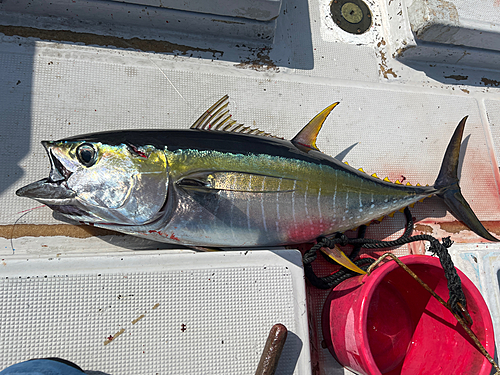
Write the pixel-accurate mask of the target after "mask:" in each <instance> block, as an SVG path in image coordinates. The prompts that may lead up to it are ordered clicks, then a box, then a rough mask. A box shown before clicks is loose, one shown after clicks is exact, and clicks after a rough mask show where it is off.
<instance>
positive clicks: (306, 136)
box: [292, 102, 339, 151]
mask: <svg viewBox="0 0 500 375" xmlns="http://www.w3.org/2000/svg"><path fill="white" fill-rule="evenodd" d="M338 104H339V102H337V103H333V104H332V105H330V106H328V107H326V108H325V109H324V110H322V111H321V112H320V113H318V114H317V115H316V116H315V117H314V118H313V119H312V120H311V121H309V123H308V124H307V125H306V126H304V127H303V128H302V130H301V131H300V132H299V133H298V134H297V135H296V136H295V137H293V139H292V143H293V144H295V145H300V146H305V147H309V148H312V149H314V150H318V148H317V147H316V138H317V137H318V133H319V131H320V130H321V127H322V126H323V123H324V122H325V120H326V118H327V117H328V115H329V114H330V112H331V111H332V110H333V109H334V108H335V107H336V106H337V105H338ZM318 151H319V150H318Z"/></svg>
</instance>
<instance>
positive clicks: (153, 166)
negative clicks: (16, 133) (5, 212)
mask: <svg viewBox="0 0 500 375" xmlns="http://www.w3.org/2000/svg"><path fill="white" fill-rule="evenodd" d="M42 144H43V146H44V147H45V150H46V151H47V154H48V157H49V160H50V164H51V170H50V173H49V177H48V178H45V179H42V180H40V181H37V182H34V183H32V184H30V185H27V186H25V187H23V188H21V189H19V190H18V191H17V192H16V194H17V195H18V196H23V197H29V198H32V199H35V200H37V201H39V202H41V203H43V204H46V205H47V206H49V207H50V208H51V209H53V210H54V211H57V212H59V213H60V214H62V215H63V216H65V217H67V218H69V219H71V220H76V221H80V222H84V223H98V224H118V225H143V224H147V223H150V222H153V221H155V220H156V219H158V218H159V217H160V216H161V215H162V209H163V207H164V206H165V202H166V200H167V191H168V166H167V161H166V157H165V153H164V151H163V150H158V149H157V148H155V147H154V146H140V147H137V146H134V145H132V144H128V143H127V144H125V143H123V144H119V145H108V144H104V143H101V142H87V141H85V140H81V141H80V140H77V141H75V140H71V141H64V140H63V141H43V142H42Z"/></svg>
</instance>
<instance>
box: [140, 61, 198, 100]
mask: <svg viewBox="0 0 500 375" xmlns="http://www.w3.org/2000/svg"><path fill="white" fill-rule="evenodd" d="M148 60H149V61H151V62H152V63H153V64H154V65H155V66H156V67H157V68H158V70H159V71H160V72H161V74H163V76H164V77H165V78H166V79H167V81H168V83H170V85H171V86H172V87H173V88H174V90H175V92H176V93H177V94H179V96H180V97H181V98H182V100H184V101H185V102H186V104H188V105H189V103H188V101H187V100H186V99H184V97H183V96H182V94H181V93H180V92H179V90H177V88H176V87H175V86H174V84H173V83H172V81H171V80H170V78H168V77H167V75H166V74H165V72H164V71H163V70H162V69H161V68H160V67H159V66H158V64H157V63H155V62H154V61H153V60H152V59H151V57H149V56H148Z"/></svg>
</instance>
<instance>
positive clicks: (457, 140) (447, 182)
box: [434, 116, 500, 241]
mask: <svg viewBox="0 0 500 375" xmlns="http://www.w3.org/2000/svg"><path fill="white" fill-rule="evenodd" d="M467 117H468V116H465V117H464V118H463V119H462V121H460V123H459V124H458V126H457V128H456V129H455V132H454V133H453V136H452V137H451V140H450V143H449V144H448V148H447V149H446V153H445V154H444V158H443V162H442V164H441V170H440V171H439V175H438V177H437V179H436V182H435V183H434V188H435V189H436V190H438V192H437V193H436V195H437V196H439V197H441V198H442V199H443V200H444V202H445V203H446V205H447V206H448V208H449V210H450V212H451V213H452V214H453V216H455V217H456V218H457V219H458V220H460V221H462V222H463V223H464V224H465V225H467V226H468V227H469V228H470V229H471V230H472V231H474V232H475V233H476V234H477V235H479V236H481V237H483V238H485V239H487V240H489V241H500V240H498V239H497V238H495V237H494V236H493V235H491V234H490V232H488V231H487V230H486V228H485V227H484V226H483V224H481V222H480V221H479V219H478V218H477V216H476V214H475V213H474V211H472V209H471V207H470V206H469V204H468V203H467V201H466V200H465V198H464V197H463V195H462V192H461V190H460V186H459V184H458V182H459V180H458V175H457V170H458V160H459V156H460V145H461V143H462V135H463V133H464V128H465V122H466V121H467Z"/></svg>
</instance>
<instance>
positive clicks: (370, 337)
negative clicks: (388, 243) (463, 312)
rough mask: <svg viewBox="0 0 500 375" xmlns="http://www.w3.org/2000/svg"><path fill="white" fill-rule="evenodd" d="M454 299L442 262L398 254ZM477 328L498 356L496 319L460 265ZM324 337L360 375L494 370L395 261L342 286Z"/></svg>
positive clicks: (328, 309)
mask: <svg viewBox="0 0 500 375" xmlns="http://www.w3.org/2000/svg"><path fill="white" fill-rule="evenodd" d="M400 259H401V261H402V262H403V263H405V264H406V265H407V266H408V267H409V268H410V269H411V270H412V271H413V272H415V273H416V274H417V275H418V276H419V277H420V278H421V279H422V280H423V281H424V282H425V283H426V284H427V285H429V287H431V288H432V289H433V290H434V291H435V292H436V293H437V294H438V295H439V296H441V297H442V298H443V299H444V300H448V288H447V281H446V278H445V276H444V271H443V269H442V267H441V264H440V262H439V259H437V258H434V257H430V256H425V255H408V256H405V257H402V258H400ZM457 271H458V275H459V276H460V279H461V280H462V288H463V291H464V294H465V297H466V298H467V310H468V312H469V314H470V315H471V317H472V320H473V322H474V323H473V325H472V327H471V329H472V331H473V332H474V333H475V334H476V336H477V337H478V339H479V341H480V342H481V343H482V344H483V346H484V347H485V348H486V350H487V351H488V353H490V355H491V356H493V353H494V349H495V342H494V333H493V324H492V321H491V317H490V314H489V311H488V307H487V306H486V303H485V302H484V300H483V297H482V296H481V294H480V293H479V291H478V290H477V288H476V287H475V286H474V284H473V283H472V282H471V281H470V280H469V279H468V278H467V276H465V275H464V274H463V273H462V272H461V271H460V270H457ZM322 326H323V337H324V339H325V341H326V344H327V346H328V349H329V350H330V352H331V353H332V354H333V356H334V357H335V358H336V359H337V361H338V362H339V363H340V364H341V365H343V366H345V367H346V368H348V369H350V370H352V371H354V372H357V373H359V374H366V375H372V374H373V375H376V374H388V375H396V374H419V375H425V374H432V375H434V374H447V375H452V374H457V375H458V374H460V375H462V374H485V375H486V374H489V373H490V371H491V367H492V366H491V364H490V363H489V362H488V360H487V359H486V358H485V357H484V356H483V355H482V354H481V352H480V351H479V350H478V349H477V347H476V346H475V344H474V342H473V341H472V339H471V338H470V337H469V335H468V334H467V333H466V332H465V331H464V329H463V328H462V327H461V326H460V324H459V323H458V322H457V320H456V319H455V318H454V317H453V315H452V314H451V312H450V311H449V310H447V309H446V308H445V307H444V306H442V305H441V304H440V303H439V302H438V301H437V300H436V299H435V298H434V297H432V296H431V294H430V293H429V292H428V291H426V290H425V289H424V288H423V287H422V286H421V285H420V284H418V282H417V281H416V280H415V279H413V278H412V277H411V276H410V275H409V274H408V273H407V272H406V271H405V270H404V269H403V268H401V267H400V266H398V265H397V263H396V262H394V261H391V262H388V263H385V264H384V265H382V266H380V267H378V268H377V269H375V270H374V271H373V272H372V273H371V274H370V275H369V276H368V275H365V276H358V277H354V278H351V279H348V280H346V281H344V282H342V283H340V284H339V285H337V286H336V287H335V288H334V289H333V290H332V292H331V293H330V295H329V296H328V299H327V301H326V303H325V305H324V307H323V315H322Z"/></svg>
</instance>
